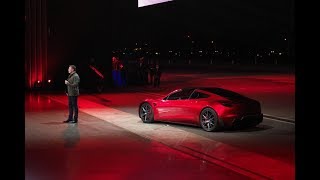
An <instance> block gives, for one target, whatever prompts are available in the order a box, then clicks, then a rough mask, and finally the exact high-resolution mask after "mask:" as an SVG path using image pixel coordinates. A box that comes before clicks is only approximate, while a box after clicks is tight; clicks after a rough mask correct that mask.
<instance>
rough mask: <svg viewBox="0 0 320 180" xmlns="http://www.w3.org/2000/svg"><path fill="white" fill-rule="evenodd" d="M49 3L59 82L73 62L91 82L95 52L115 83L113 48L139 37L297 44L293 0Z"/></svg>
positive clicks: (51, 58) (52, 61)
mask: <svg viewBox="0 0 320 180" xmlns="http://www.w3.org/2000/svg"><path fill="white" fill-rule="evenodd" d="M47 7H48V12H47V14H48V74H50V76H51V77H54V79H55V81H56V82H60V81H61V82H62V81H63V80H64V79H65V77H66V76H67V70H66V69H67V66H68V65H69V64H75V65H77V66H78V67H79V68H78V69H79V71H80V72H81V74H82V80H83V81H82V82H83V83H82V84H86V81H87V82H90V78H92V77H91V76H95V75H94V74H92V71H91V70H88V68H87V65H88V64H89V60H90V58H91V57H93V58H94V59H95V62H96V63H97V64H98V65H99V67H100V70H101V71H102V72H103V73H104V75H105V77H106V84H108V85H110V84H111V73H110V72H111V56H112V54H111V52H112V50H113V49H116V48H124V47H133V46H135V44H136V43H140V44H141V43H148V45H149V46H151V47H154V48H171V47H173V48H182V47H184V46H186V44H187V43H188V41H190V40H194V41H196V42H197V44H198V45H200V46H203V47H205V46H207V44H208V42H211V41H213V42H214V44H215V45H218V46H219V47H232V48H244V47H247V48H251V47H252V48H288V47H291V49H292V47H293V44H294V38H293V37H294V36H293V35H294V31H293V27H294V21H293V18H294V14H293V13H294V11H293V1H291V0H282V1H276V0H268V1H267V0H262V1H253V0H244V1H231V0H225V1H212V0H211V1H210V0H197V1H195V0H175V1H171V2H167V3H162V4H157V5H153V6H146V7H142V8H138V2H137V0H112V1H100V0H93V1H84V0H77V1H76V0H69V1H64V0H55V1H48V5H47ZM285 39H286V40H285ZM289 49H290V48H289ZM290 52H293V51H290ZM63 72H64V73H63ZM89 74H91V75H89ZM84 75H85V76H88V77H85V76H84ZM59 85H61V88H63V86H64V85H63V84H59ZM57 86H58V84H57ZM88 86H90V85H88Z"/></svg>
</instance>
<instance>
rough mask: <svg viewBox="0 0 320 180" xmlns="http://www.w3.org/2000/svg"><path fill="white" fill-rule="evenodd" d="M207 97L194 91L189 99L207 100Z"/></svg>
mask: <svg viewBox="0 0 320 180" xmlns="http://www.w3.org/2000/svg"><path fill="white" fill-rule="evenodd" d="M207 97H209V95H208V94H205V93H201V92H198V91H195V92H194V93H193V94H192V95H191V96H190V99H201V98H207Z"/></svg>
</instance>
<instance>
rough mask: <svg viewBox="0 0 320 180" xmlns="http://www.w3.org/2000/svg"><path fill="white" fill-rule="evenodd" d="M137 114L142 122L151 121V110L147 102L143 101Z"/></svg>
mask: <svg viewBox="0 0 320 180" xmlns="http://www.w3.org/2000/svg"><path fill="white" fill-rule="evenodd" d="M139 116H140V118H141V120H142V121H143V122H144V123H150V122H153V110H152V107H151V105H150V104H149V103H143V104H142V105H141V106H140V109H139Z"/></svg>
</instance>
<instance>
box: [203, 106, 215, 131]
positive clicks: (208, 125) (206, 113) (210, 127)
mask: <svg viewBox="0 0 320 180" xmlns="http://www.w3.org/2000/svg"><path fill="white" fill-rule="evenodd" d="M200 124H201V127H202V128H203V129H204V130H205V131H215V130H217V129H218V116H217V114H216V112H215V111H214V110H213V109H211V108H205V109H203V110H202V111H201V113H200Z"/></svg>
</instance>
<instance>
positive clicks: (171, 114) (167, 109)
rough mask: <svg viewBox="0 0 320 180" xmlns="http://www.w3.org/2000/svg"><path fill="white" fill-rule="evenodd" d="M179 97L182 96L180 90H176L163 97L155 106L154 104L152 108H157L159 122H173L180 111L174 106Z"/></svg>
mask: <svg viewBox="0 0 320 180" xmlns="http://www.w3.org/2000/svg"><path fill="white" fill-rule="evenodd" d="M181 95H182V90H177V91H175V92H173V93H171V94H169V95H168V96H167V97H165V98H164V99H163V100H161V101H160V102H158V103H157V104H154V106H155V107H156V108H157V111H158V118H159V119H160V120H172V121H175V117H176V115H177V114H178V112H179V111H180V109H179V108H177V105H176V104H177V102H178V101H179V99H180V98H181Z"/></svg>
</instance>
